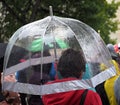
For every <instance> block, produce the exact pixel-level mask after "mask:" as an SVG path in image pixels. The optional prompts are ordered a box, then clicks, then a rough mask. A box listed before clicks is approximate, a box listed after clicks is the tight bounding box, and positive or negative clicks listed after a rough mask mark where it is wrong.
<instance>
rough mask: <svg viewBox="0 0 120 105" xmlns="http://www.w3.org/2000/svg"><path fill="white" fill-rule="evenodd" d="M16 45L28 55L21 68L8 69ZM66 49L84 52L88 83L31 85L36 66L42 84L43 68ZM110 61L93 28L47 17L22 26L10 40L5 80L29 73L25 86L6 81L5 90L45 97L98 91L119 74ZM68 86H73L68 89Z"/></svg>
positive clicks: (16, 66) (85, 80) (76, 21)
mask: <svg viewBox="0 0 120 105" xmlns="http://www.w3.org/2000/svg"><path fill="white" fill-rule="evenodd" d="M14 45H19V46H21V47H23V48H25V49H26V50H27V51H28V54H26V55H25V56H24V58H23V59H24V60H23V61H22V62H20V63H19V64H17V65H14V66H13V65H12V66H11V67H7V65H8V63H9V62H10V61H11V60H12V59H9V56H10V53H11V51H12V47H13V46H14ZM67 48H73V49H76V50H80V49H81V50H82V51H83V53H84V56H85V59H86V62H87V64H88V65H87V66H88V68H89V72H90V77H89V78H88V79H83V80H80V81H68V82H63V83H62V87H61V83H55V84H50V85H45V84H42V85H41V84H39V85H38V84H34V83H30V82H29V80H30V77H31V75H32V73H33V72H34V70H33V68H34V67H35V66H36V65H39V66H40V68H39V71H40V72H39V74H40V75H39V78H40V79H41V80H42V78H44V77H45V75H43V74H44V73H46V72H45V71H44V70H43V68H44V66H43V65H44V64H48V63H49V64H50V63H51V64H52V63H54V62H55V61H56V60H59V57H60V56H61V52H62V51H64V50H65V49H67ZM44 51H49V54H48V55H44ZM16 56H17V55H16ZM35 56H36V57H35ZM111 60H112V58H111V56H110V53H109V51H108V49H107V48H106V45H105V43H104V41H103V40H102V39H101V37H100V35H99V34H98V33H97V32H96V31H95V30H94V29H92V28H91V27H90V26H88V25H87V24H85V23H83V22H81V21H79V20H76V19H71V18H64V17H58V16H48V17H46V18H44V19H41V20H38V21H35V22H32V23H29V24H27V25H25V26H22V27H21V28H19V29H18V30H17V31H16V32H15V33H14V34H13V35H12V37H11V38H10V41H9V43H8V47H7V50H6V54H5V62H4V77H5V76H7V75H10V74H13V73H14V74H17V73H18V72H19V71H26V72H27V74H26V77H27V80H26V81H25V82H19V81H16V82H6V81H3V90H10V91H15V92H21V93H28V94H35V95H43V94H52V93H56V92H65V91H69V90H76V89H82V88H91V87H95V86H96V85H98V84H100V83H102V82H103V81H105V80H106V79H108V78H110V77H112V76H114V75H115V74H116V72H115V68H114V66H113V64H112V62H111ZM47 73H48V72H47ZM69 83H71V84H73V85H71V86H72V87H69V88H67V84H69ZM78 83H79V84H78ZM63 87H64V88H63Z"/></svg>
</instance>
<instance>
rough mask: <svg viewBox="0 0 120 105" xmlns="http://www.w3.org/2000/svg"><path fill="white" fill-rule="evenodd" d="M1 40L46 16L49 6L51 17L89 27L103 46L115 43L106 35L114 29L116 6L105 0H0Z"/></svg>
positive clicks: (115, 26) (115, 28) (115, 27)
mask: <svg viewBox="0 0 120 105" xmlns="http://www.w3.org/2000/svg"><path fill="white" fill-rule="evenodd" d="M0 2H1V3H2V6H1V9H0V13H1V14H2V15H1V17H0V18H2V19H3V21H0V23H1V24H0V29H1V31H0V34H1V36H2V37H0V38H1V40H8V39H9V38H10V37H11V35H12V34H13V33H14V32H15V31H16V30H17V29H18V28H20V27H21V26H22V25H25V24H27V23H30V22H32V21H36V20H38V19H42V18H44V17H46V16H48V15H49V6H50V5H51V6H52V7H53V11H54V12H53V13H54V15H57V16H61V17H71V18H75V19H78V20H80V21H82V22H84V23H86V24H88V25H90V26H91V27H92V28H93V29H95V30H96V31H98V30H100V35H101V37H102V38H103V40H104V41H105V43H106V44H107V43H109V42H113V43H114V42H115V40H111V39H110V36H109V35H110V33H111V32H115V31H116V30H117V28H118V27H117V26H118V22H117V21H113V20H112V19H113V18H115V17H116V11H117V9H118V6H119V5H120V3H115V2H114V0H113V1H112V3H110V4H108V3H107V2H106V0H77V1H76V0H43V1H40V0H12V2H11V1H10V0H0Z"/></svg>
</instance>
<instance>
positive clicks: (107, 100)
mask: <svg viewBox="0 0 120 105" xmlns="http://www.w3.org/2000/svg"><path fill="white" fill-rule="evenodd" d="M107 48H108V50H109V53H110V55H111V57H112V60H111V63H112V64H113V66H114V67H115V70H116V75H115V76H113V77H111V78H109V79H108V80H106V81H104V82H103V83H101V84H99V85H98V86H96V91H97V93H98V94H99V95H100V97H101V100H102V103H103V105H117V102H116V98H115V94H114V83H115V80H116V79H117V78H118V76H119V75H120V68H119V64H118V55H117V54H116V52H115V50H114V45H112V44H107ZM102 66H103V65H102ZM102 68H104V69H101V70H106V69H107V67H106V66H105V65H104V67H102Z"/></svg>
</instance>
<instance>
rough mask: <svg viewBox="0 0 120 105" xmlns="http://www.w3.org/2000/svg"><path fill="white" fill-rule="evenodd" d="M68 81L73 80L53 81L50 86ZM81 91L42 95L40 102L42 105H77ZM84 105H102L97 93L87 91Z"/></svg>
mask: <svg viewBox="0 0 120 105" xmlns="http://www.w3.org/2000/svg"><path fill="white" fill-rule="evenodd" d="M69 80H74V79H73V78H67V79H61V80H55V81H54V82H50V84H51V83H56V82H64V81H69ZM48 84H49V83H48ZM83 91H84V89H83V90H73V91H69V92H61V93H55V94H50V95H44V96H43V97H42V100H43V103H44V105H79V104H80V99H81V95H82V93H83ZM84 105H102V102H101V99H100V97H99V95H98V94H97V93H95V92H93V91H91V90H89V91H88V93H87V95H86V99H85V102H84Z"/></svg>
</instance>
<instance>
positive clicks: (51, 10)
mask: <svg viewBox="0 0 120 105" xmlns="http://www.w3.org/2000/svg"><path fill="white" fill-rule="evenodd" d="M49 10H50V16H53V9H52V6H49Z"/></svg>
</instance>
